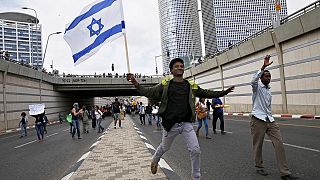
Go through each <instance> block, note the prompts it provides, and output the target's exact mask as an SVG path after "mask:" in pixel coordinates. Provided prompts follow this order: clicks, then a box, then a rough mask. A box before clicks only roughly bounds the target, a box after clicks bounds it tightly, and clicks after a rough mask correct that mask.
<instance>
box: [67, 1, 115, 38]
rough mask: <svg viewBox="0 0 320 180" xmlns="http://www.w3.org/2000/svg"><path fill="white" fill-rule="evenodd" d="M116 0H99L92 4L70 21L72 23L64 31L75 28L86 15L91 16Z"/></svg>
mask: <svg viewBox="0 0 320 180" xmlns="http://www.w3.org/2000/svg"><path fill="white" fill-rule="evenodd" d="M115 1H117V0H104V1H101V2H100V3H98V4H95V5H94V6H92V7H91V8H90V9H89V11H87V12H86V13H84V14H82V15H80V16H78V17H77V18H76V19H75V20H73V21H72V23H71V24H70V26H69V27H68V28H67V29H66V31H65V33H66V32H67V31H69V30H71V29H73V28H75V27H76V26H77V25H78V24H79V23H80V22H81V21H82V20H83V19H86V18H87V17H90V16H92V15H93V14H95V13H97V12H99V11H101V10H102V9H104V8H106V7H109V6H111V5H112V3H114V2H115Z"/></svg>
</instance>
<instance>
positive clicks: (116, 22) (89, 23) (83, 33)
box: [63, 0, 125, 65]
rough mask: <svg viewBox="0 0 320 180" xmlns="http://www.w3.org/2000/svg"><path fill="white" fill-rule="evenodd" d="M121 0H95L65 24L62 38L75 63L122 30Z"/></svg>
mask: <svg viewBox="0 0 320 180" xmlns="http://www.w3.org/2000/svg"><path fill="white" fill-rule="evenodd" d="M124 28H125V25H124V18H123V10H122V2H121V0H97V1H95V2H94V3H92V4H90V5H88V6H86V7H85V8H84V9H83V10H82V11H81V13H80V15H79V16H78V17H77V18H76V19H75V20H73V21H72V23H70V24H67V25H66V30H65V33H64V37H63V38H64V39H65V40H66V42H67V43H68V44H69V46H70V48H71V51H72V57H73V60H74V63H75V65H77V64H79V63H81V62H83V61H84V60H86V59H88V58H89V57H91V56H92V55H94V54H95V53H96V52H98V51H99V49H100V48H101V47H102V46H103V45H104V44H105V43H108V42H111V41H113V40H115V39H116V38H118V37H120V36H121V35H122V34H123V32H124Z"/></svg>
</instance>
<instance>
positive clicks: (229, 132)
mask: <svg viewBox="0 0 320 180" xmlns="http://www.w3.org/2000/svg"><path fill="white" fill-rule="evenodd" d="M193 127H198V125H196V124H194V125H193ZM209 130H212V128H209ZM216 131H221V130H219V129H217V130H216ZM224 132H226V133H228V134H232V133H233V132H231V131H224Z"/></svg>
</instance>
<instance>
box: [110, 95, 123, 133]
mask: <svg viewBox="0 0 320 180" xmlns="http://www.w3.org/2000/svg"><path fill="white" fill-rule="evenodd" d="M112 114H113V118H114V129H116V128H117V122H118V121H119V128H121V127H122V126H121V120H120V102H119V101H118V98H115V100H114V102H113V103H112Z"/></svg>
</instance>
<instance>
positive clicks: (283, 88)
mask: <svg viewBox="0 0 320 180" xmlns="http://www.w3.org/2000/svg"><path fill="white" fill-rule="evenodd" d="M271 35H272V39H273V42H274V45H275V48H276V52H277V56H278V63H279V71H280V85H281V98H282V112H283V113H288V101H287V88H286V77H285V73H284V63H283V51H282V46H281V45H280V44H279V42H278V40H277V37H276V34H275V33H274V32H272V33H271Z"/></svg>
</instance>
